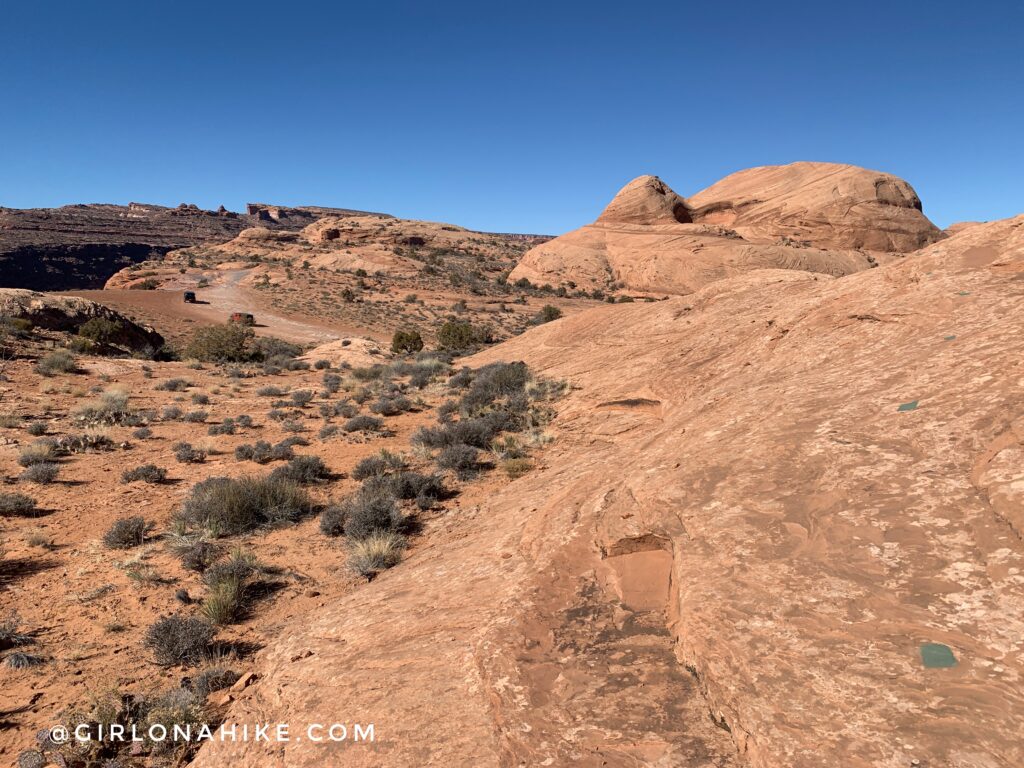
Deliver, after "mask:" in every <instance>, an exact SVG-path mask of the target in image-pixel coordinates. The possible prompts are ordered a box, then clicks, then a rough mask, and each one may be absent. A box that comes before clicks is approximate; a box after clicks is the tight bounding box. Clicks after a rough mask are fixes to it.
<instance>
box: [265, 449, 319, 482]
mask: <svg viewBox="0 0 1024 768" xmlns="http://www.w3.org/2000/svg"><path fill="white" fill-rule="evenodd" d="M272 476H277V477H282V478H285V479H287V480H292V481H293V482H296V483H298V484H299V485H309V484H311V483H315V482H317V481H318V480H324V479H326V478H328V477H330V476H331V472H330V470H329V469H328V468H327V465H326V464H324V462H323V459H321V458H320V457H319V456H296V457H295V458H293V459H291V460H290V461H289V462H288V463H287V464H285V465H284V466H283V467H278V468H277V469H275V470H274V471H273V473H272Z"/></svg>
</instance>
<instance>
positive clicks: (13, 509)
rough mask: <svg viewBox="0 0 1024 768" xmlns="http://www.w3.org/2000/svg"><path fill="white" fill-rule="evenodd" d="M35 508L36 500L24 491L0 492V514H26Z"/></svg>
mask: <svg viewBox="0 0 1024 768" xmlns="http://www.w3.org/2000/svg"><path fill="white" fill-rule="evenodd" d="M35 509H36V500H35V499H33V498H32V497H31V496H26V495H25V494H24V493H0V515H28V514H31V513H32V512H34V511H35Z"/></svg>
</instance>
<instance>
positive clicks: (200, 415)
mask: <svg viewBox="0 0 1024 768" xmlns="http://www.w3.org/2000/svg"><path fill="white" fill-rule="evenodd" d="M209 415H210V414H209V413H207V412H206V411H202V410H199V411H189V412H188V413H186V414H185V415H184V416H182V417H181V420H182V421H186V422H188V423H189V424H203V423H205V422H206V419H207V417H208V416H209Z"/></svg>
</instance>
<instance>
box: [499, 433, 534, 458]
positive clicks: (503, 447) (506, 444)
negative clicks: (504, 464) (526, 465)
mask: <svg viewBox="0 0 1024 768" xmlns="http://www.w3.org/2000/svg"><path fill="white" fill-rule="evenodd" d="M491 452H492V453H493V454H494V455H495V456H497V457H498V458H499V459H501V460H504V459H521V458H523V457H525V456H526V447H525V446H524V445H523V444H522V442H520V440H519V438H517V437H515V436H514V435H502V436H501V437H499V438H497V439H495V440H494V441H493V442H492V443H491Z"/></svg>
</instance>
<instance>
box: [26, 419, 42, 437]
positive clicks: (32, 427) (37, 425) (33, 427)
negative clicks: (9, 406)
mask: <svg viewBox="0 0 1024 768" xmlns="http://www.w3.org/2000/svg"><path fill="white" fill-rule="evenodd" d="M25 431H26V432H28V433H29V434H30V435H32V437H42V436H43V435H45V434H46V424H44V423H43V422H41V421H33V422H32V423H31V424H29V425H28V426H27V427H25Z"/></svg>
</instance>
